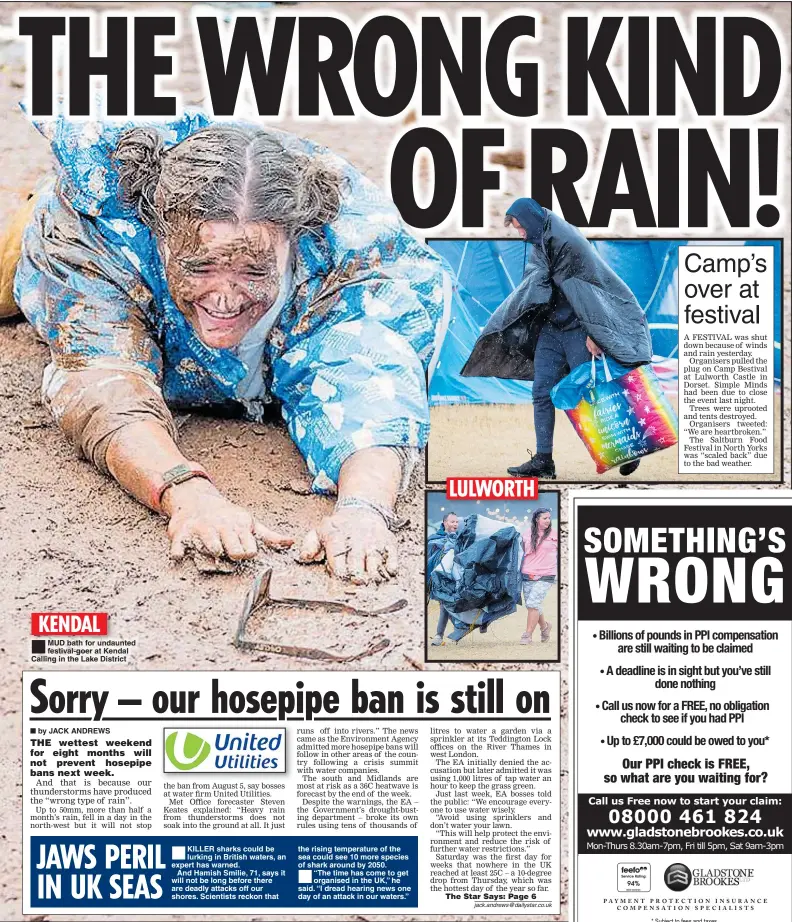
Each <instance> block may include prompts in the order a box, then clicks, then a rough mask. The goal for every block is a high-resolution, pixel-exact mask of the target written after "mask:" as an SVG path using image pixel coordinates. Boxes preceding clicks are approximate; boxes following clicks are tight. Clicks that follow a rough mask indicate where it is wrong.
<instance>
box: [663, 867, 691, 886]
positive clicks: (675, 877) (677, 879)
mask: <svg viewBox="0 0 792 922" xmlns="http://www.w3.org/2000/svg"><path fill="white" fill-rule="evenodd" d="M692 877H693V875H692V874H691V873H690V868H689V867H687V865H684V864H669V866H668V867H667V868H666V869H665V874H663V880H664V881H665V885H666V887H668V889H669V890H676V891H677V892H679V891H680V890H687V888H688V887H689V886H690V881H691V879H692Z"/></svg>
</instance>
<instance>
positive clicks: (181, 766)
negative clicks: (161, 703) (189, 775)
mask: <svg viewBox="0 0 792 922" xmlns="http://www.w3.org/2000/svg"><path fill="white" fill-rule="evenodd" d="M179 746H180V747H181V752H180V754H179V755H177V754H176V753H177V747H179ZM211 751H212V747H211V746H210V745H209V743H207V742H206V740H205V739H204V738H203V737H201V736H198V734H197V733H190V732H186V733H184V734H181V733H179V731H178V730H173V731H172V732H171V733H169V734H168V735H167V736H166V737H165V757H166V758H167V760H168V761H169V762H170V764H171V765H173V767H174V768H176V769H178V771H180V772H191V771H192V770H193V769H194V768H198V766H199V765H200V764H201V763H202V762H205V761H206V757H207V756H208V755H209V753H210V752H211Z"/></svg>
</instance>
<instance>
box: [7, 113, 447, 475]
mask: <svg viewBox="0 0 792 922" xmlns="http://www.w3.org/2000/svg"><path fill="white" fill-rule="evenodd" d="M210 124H211V119H210V118H208V117H207V116H206V115H204V114H203V113H201V112H198V111H189V112H186V113H185V114H184V115H183V116H182V117H181V118H179V119H176V120H174V121H170V122H162V123H158V124H157V125H156V126H155V127H156V128H157V130H158V131H159V132H160V134H161V135H162V137H163V143H164V145H165V148H166V149H167V148H169V147H172V146H173V145H175V144H178V143H179V142H180V141H182V140H184V138H186V137H187V136H188V135H190V134H192V133H193V132H196V131H198V130H200V129H202V128H205V127H206V126H208V125H210ZM37 127H38V128H39V129H40V130H41V131H42V133H43V134H45V135H46V137H47V138H48V139H49V141H50V143H51V145H52V150H53V153H54V155H55V159H56V161H57V175H56V182H55V183H50V184H49V186H48V187H47V188H46V189H44V190H42V191H41V192H40V193H39V195H38V198H37V201H36V207H35V211H34V214H33V218H32V220H31V223H30V224H29V225H28V227H27V229H26V231H25V235H24V239H23V245H22V257H21V259H20V263H19V266H18V268H17V272H16V278H15V288H14V296H15V299H16V302H17V304H18V305H19V306H20V308H21V310H22V312H23V313H24V314H25V315H26V316H27V318H28V320H30V322H31V323H32V324H33V325H34V326H35V328H36V330H37V331H38V333H39V335H40V336H41V338H42V339H43V340H44V341H45V343H46V344H47V345H48V346H49V348H50V352H51V356H52V363H53V367H55V368H58V369H63V370H67V371H68V370H71V369H83V368H89V367H97V366H98V367H106V368H107V367H110V368H114V369H127V370H130V371H133V372H135V373H137V374H139V375H142V376H144V377H145V378H146V379H147V380H148V381H150V382H151V384H152V386H154V387H156V388H158V389H159V390H161V392H162V395H163V397H164V399H165V401H166V403H167V405H168V406H169V407H171V408H179V407H184V408H190V407H197V406H204V407H213V408H222V407H226V408H228V409H234V410H236V411H241V412H242V413H243V415H245V416H247V417H248V418H253V419H259V418H262V416H263V413H264V409H265V407H264V404H266V403H269V402H275V403H276V405H277V404H279V405H280V408H281V412H282V415H283V417H284V419H285V421H286V424H287V426H288V429H289V433H290V435H291V437H292V439H293V440H294V442H295V444H296V445H297V447H298V448H299V449H300V451H301V453H302V454H303V456H304V457H305V459H306V462H307V465H308V469H309V471H310V473H311V474H312V476H313V487H314V490H315V491H317V492H333V491H334V489H335V484H336V483H337V481H338V474H339V471H340V467H341V464H342V463H343V462H344V460H345V459H346V458H347V457H349V456H350V455H351V454H353V453H354V452H355V451H358V450H361V449H364V448H368V447H372V446H394V447H397V446H404V447H412V448H421V447H423V446H424V444H425V443H426V439H427V436H428V431H429V411H428V406H427V397H426V379H425V374H426V369H427V367H428V365H429V360H430V358H431V356H432V352H433V350H434V348H435V345H436V335H437V333H436V330H437V327H438V321H439V320H440V318H441V317H442V315H443V306H444V297H445V292H446V291H448V292H450V291H451V286H449V285H448V284H447V276H446V271H447V266H446V264H445V263H444V262H443V260H442V259H441V258H440V257H439V256H437V254H436V253H434V252H433V251H432V250H429V249H427V248H426V247H425V246H424V245H423V244H422V243H420V242H419V241H418V240H416V239H415V237H413V236H412V235H411V234H410V233H409V232H408V231H407V230H406V228H405V227H404V225H403V224H402V222H401V220H400V218H399V214H398V212H397V210H396V208H395V206H394V205H393V203H392V202H391V201H390V200H389V199H388V198H387V196H385V195H384V194H383V193H382V192H381V191H380V190H379V189H378V188H377V187H376V186H375V184H374V183H373V182H371V181H370V180H369V179H367V178H366V177H365V176H363V175H362V174H361V173H359V172H358V171H357V170H356V169H354V168H353V167H352V166H350V164H349V163H347V162H346V161H345V160H343V159H342V158H340V157H338V156H336V155H335V154H333V153H332V152H330V151H328V150H326V149H325V148H321V147H319V146H318V145H315V144H313V143H312V142H310V141H306V140H303V139H300V138H297V137H294V136H293V135H289V134H286V133H283V132H273V133H277V134H278V135H279V137H280V138H281V140H282V142H283V144H284V146H290V147H294V148H296V149H298V150H300V151H302V152H305V153H308V154H310V155H315V156H322V157H324V158H325V159H326V160H328V161H330V162H331V163H332V164H333V166H335V167H336V168H337V170H338V172H339V173H341V175H342V176H343V179H344V188H345V191H344V194H343V197H342V203H341V209H340V212H339V214H338V216H337V218H336V219H335V220H334V221H333V222H332V223H330V224H327V225H325V226H324V227H323V228H322V231H321V233H318V234H315V235H314V234H305V235H303V236H301V237H300V238H299V239H298V240H297V241H296V243H295V245H294V247H293V266H292V273H293V274H292V291H291V292H290V297H289V298H288V300H287V302H286V303H285V304H284V305H283V309H282V310H281V312H280V315H279V316H278V319H277V321H276V322H275V324H274V326H273V327H272V329H271V331H270V332H269V334H268V336H267V340H266V345H265V348H264V356H263V360H262V363H261V368H260V370H255V369H254V371H255V372H256V374H258V375H259V379H260V381H261V387H260V388H259V389H258V390H259V392H260V394H261V396H260V397H259V399H258V400H248V399H246V397H247V392H248V390H249V389H248V388H247V385H246V379H248V377H249V375H250V373H251V368H249V367H248V366H247V365H246V364H245V362H244V360H243V357H240V355H239V354H237V353H236V352H234V351H233V350H230V349H215V348H211V347H209V346H207V345H205V344H204V343H203V342H202V341H201V340H200V339H199V337H198V335H197V333H196V332H195V330H194V329H193V328H192V326H191V325H190V323H189V322H188V321H187V319H186V318H185V317H184V315H183V314H182V313H181V312H180V311H179V310H178V308H177V307H176V304H175V303H174V301H173V299H172V297H171V295H170V292H169V290H168V286H167V282H166V279H165V273H164V267H163V264H162V261H161V258H160V254H159V252H158V247H157V242H156V240H155V239H154V237H153V235H152V233H151V231H150V230H149V228H148V227H146V226H145V225H144V224H143V223H142V222H141V220H140V218H139V217H138V215H137V213H136V212H135V210H134V208H132V207H131V206H129V205H128V204H126V203H125V202H124V201H123V199H122V197H121V195H120V193H119V189H118V176H117V173H116V170H115V165H114V162H113V152H114V150H115V147H116V144H117V142H118V138H119V136H120V134H121V132H122V131H123V130H125V129H126V128H129V127H132V123H128V124H123V123H119V122H109V121H108V122H105V121H101V120H98V121H78V120H75V121H71V120H68V119H65V118H56V119H52V120H49V121H46V122H43V123H42V124H40V125H37ZM267 130H268V131H269V130H270V129H267ZM449 296H450V295H449Z"/></svg>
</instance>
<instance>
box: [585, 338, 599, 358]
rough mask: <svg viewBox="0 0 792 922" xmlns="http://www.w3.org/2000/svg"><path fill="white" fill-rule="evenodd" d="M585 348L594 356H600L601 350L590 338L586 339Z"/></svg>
mask: <svg viewBox="0 0 792 922" xmlns="http://www.w3.org/2000/svg"><path fill="white" fill-rule="evenodd" d="M586 348H587V349H588V351H589V352H590V353H591V354H592V355H594V356H599V355H602V349H600V347H599V346H598V345H597V344H596V343H595V342H594V340H593V339H592V338H591V337H590V336H587V337H586Z"/></svg>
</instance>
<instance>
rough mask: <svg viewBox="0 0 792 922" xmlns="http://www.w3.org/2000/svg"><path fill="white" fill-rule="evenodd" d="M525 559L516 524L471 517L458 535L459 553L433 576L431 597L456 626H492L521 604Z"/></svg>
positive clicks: (452, 552) (454, 551)
mask: <svg viewBox="0 0 792 922" xmlns="http://www.w3.org/2000/svg"><path fill="white" fill-rule="evenodd" d="M522 556H523V551H522V538H521V536H520V533H519V532H518V531H517V529H516V528H515V527H514V526H513V525H504V523H503V522H498V521H496V520H494V519H488V518H486V517H485V516H481V515H469V516H468V517H467V518H466V519H465V521H464V523H463V524H462V525H460V528H459V531H458V532H457V541H456V548H454V549H449V550H447V551H446V553H445V554H444V555H443V557H442V560H440V562H439V563H437V564H436V565H435V567H434V569H433V570H432V571H431V574H430V595H431V598H433V599H436V600H437V601H439V602H441V603H442V604H443V605H444V606H445V607H446V609H447V610H448V612H449V614H450V615H451V617H452V620H453V621H454V624H455V626H457V627H459V624H460V623H463V624H471V623H473V619H474V618H475V623H476V624H488V623H489V622H490V621H495V620H497V619H498V618H503V617H504V616H505V615H510V614H512V612H514V611H516V609H517V605H518V604H519V602H520V590H521V585H522V583H521V576H520V564H521V562H522ZM480 609H484V611H483V613H481V615H480V616H479V610H480Z"/></svg>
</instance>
